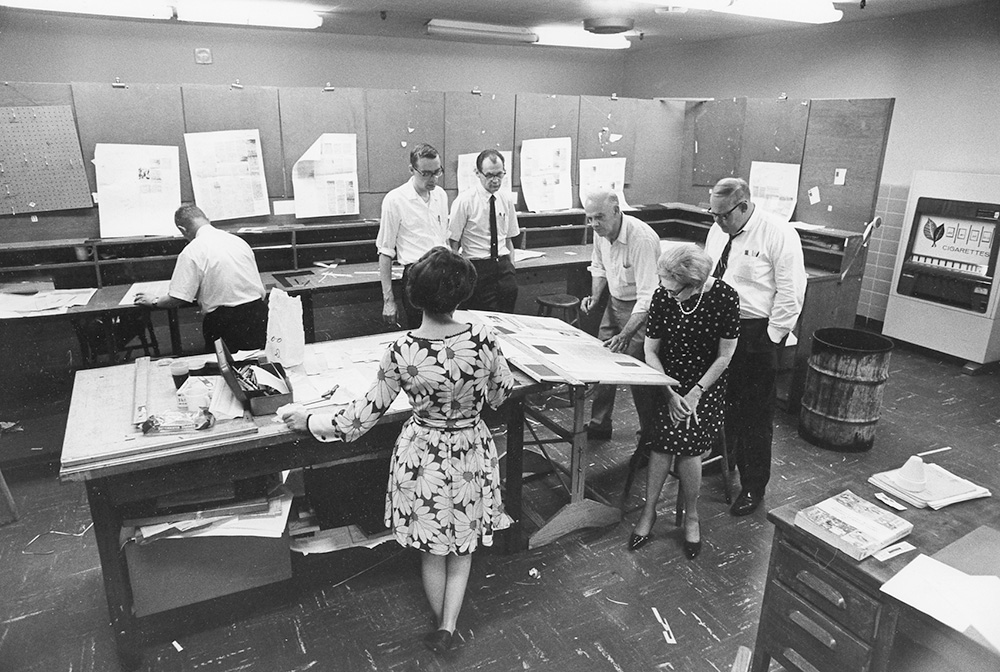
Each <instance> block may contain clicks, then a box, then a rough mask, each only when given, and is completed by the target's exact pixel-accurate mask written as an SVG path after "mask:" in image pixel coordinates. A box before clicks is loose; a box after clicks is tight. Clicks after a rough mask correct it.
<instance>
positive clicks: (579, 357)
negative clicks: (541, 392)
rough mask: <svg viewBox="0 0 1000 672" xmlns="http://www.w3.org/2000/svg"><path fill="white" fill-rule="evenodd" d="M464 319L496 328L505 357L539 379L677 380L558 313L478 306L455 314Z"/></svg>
mask: <svg viewBox="0 0 1000 672" xmlns="http://www.w3.org/2000/svg"><path fill="white" fill-rule="evenodd" d="M455 317H456V319H458V320H462V321H468V322H473V323H479V324H486V325H488V326H490V327H492V328H493V329H494V330H495V331H496V332H497V334H498V335H499V336H500V346H501V348H502V349H503V354H504V356H505V357H506V358H507V359H508V360H509V361H510V362H511V363H512V364H513V365H515V366H517V368H519V369H521V370H522V371H524V372H525V373H526V374H528V375H529V376H531V377H532V378H534V379H535V380H539V381H546V382H549V381H551V382H570V383H623V384H629V385H667V384H671V383H674V382H676V381H674V380H673V379H672V378H670V377H669V376H666V375H664V374H662V373H660V372H658V371H656V370H654V369H652V368H650V367H649V366H647V365H646V364H645V363H643V362H640V361H639V360H637V359H635V358H634V357H630V356H628V355H626V354H624V353H617V354H616V353H613V352H611V351H610V350H608V349H607V348H605V347H604V344H603V343H601V341H599V340H598V339H596V338H594V337H593V336H591V335H590V334H587V333H585V332H583V331H581V330H579V329H577V328H576V327H574V326H572V325H569V324H566V323H565V322H563V321H562V320H557V319H556V318H554V317H535V316H531V315H511V314H508V313H494V312H488V311H480V310H472V311H458V312H456V313H455Z"/></svg>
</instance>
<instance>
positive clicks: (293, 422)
mask: <svg viewBox="0 0 1000 672" xmlns="http://www.w3.org/2000/svg"><path fill="white" fill-rule="evenodd" d="M280 410H281V420H282V422H284V423H285V427H288V429H291V430H292V431H295V432H304V433H306V434H308V433H309V425H308V424H307V423H308V421H309V415H310V413H309V411H307V410H306V408H305V407H304V406H300V405H298V404H290V405H289V406H286V407H284V408H283V409H280Z"/></svg>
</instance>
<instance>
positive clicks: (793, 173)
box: [750, 161, 801, 222]
mask: <svg viewBox="0 0 1000 672" xmlns="http://www.w3.org/2000/svg"><path fill="white" fill-rule="evenodd" d="M800 168H801V166H800V165H799V164H797V163H771V162H768V161H751V162H750V195H751V198H753V202H754V204H755V205H757V207H759V208H761V209H763V210H766V211H767V212H770V213H772V214H774V215H777V216H778V217H781V218H782V219H783V220H784V221H786V222H787V221H789V220H790V219H791V218H792V213H793V212H795V203H796V202H797V201H798V195H799V170H800Z"/></svg>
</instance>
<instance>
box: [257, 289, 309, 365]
mask: <svg viewBox="0 0 1000 672" xmlns="http://www.w3.org/2000/svg"><path fill="white" fill-rule="evenodd" d="M305 351H306V332H305V327H303V326H302V299H301V298H300V297H298V296H288V294H286V293H285V292H283V291H282V290H280V289H278V288H277V287H275V288H273V289H272V290H271V294H270V296H269V297H268V300H267V344H266V345H265V346H264V354H265V355H266V356H267V360H268V361H269V362H278V363H279V364H281V365H282V366H296V365H298V364H301V363H302V359H303V358H304V357H305Z"/></svg>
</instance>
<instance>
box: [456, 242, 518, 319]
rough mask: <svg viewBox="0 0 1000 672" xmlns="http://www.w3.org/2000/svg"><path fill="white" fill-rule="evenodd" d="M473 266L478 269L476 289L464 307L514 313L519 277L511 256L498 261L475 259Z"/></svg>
mask: <svg viewBox="0 0 1000 672" xmlns="http://www.w3.org/2000/svg"><path fill="white" fill-rule="evenodd" d="M472 265H473V266H475V267H476V288H475V289H474V290H473V291H472V296H470V297H469V300H468V301H466V302H465V304H463V306H462V307H463V308H468V309H471V310H492V311H496V312H501V313H513V312H514V305H515V304H516V303H517V276H516V275H515V274H514V264H513V263H511V260H510V256H503V257H500V258H498V259H496V260H493V259H473V260H472Z"/></svg>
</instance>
